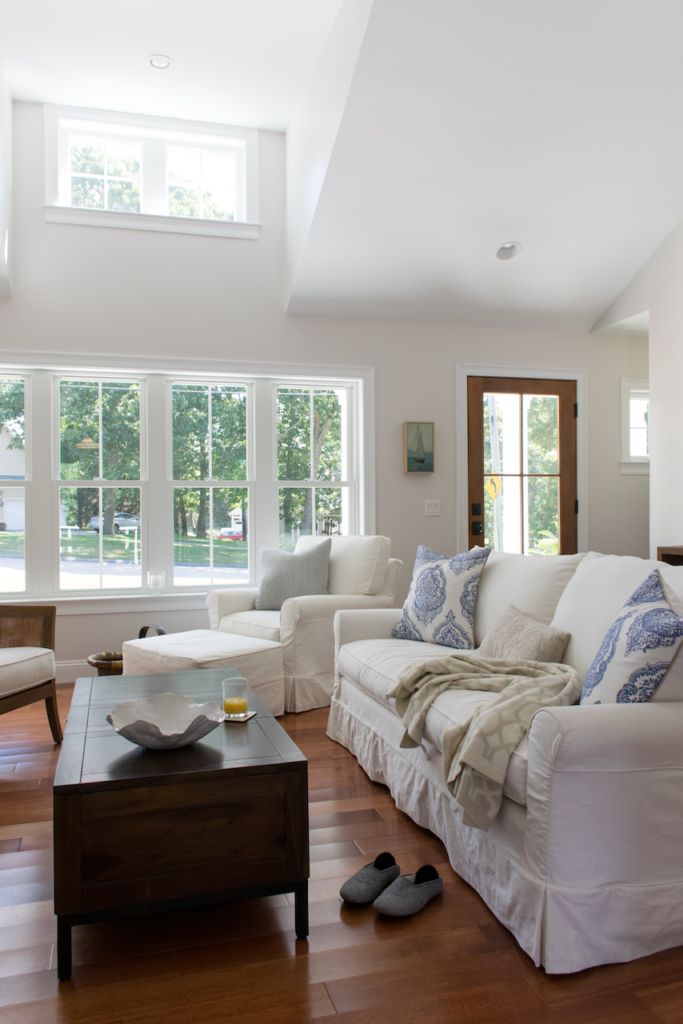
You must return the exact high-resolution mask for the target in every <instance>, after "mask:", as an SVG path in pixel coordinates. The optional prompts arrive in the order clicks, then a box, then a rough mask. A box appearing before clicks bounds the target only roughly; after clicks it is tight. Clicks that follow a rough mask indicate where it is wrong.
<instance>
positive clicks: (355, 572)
mask: <svg viewBox="0 0 683 1024" xmlns="http://www.w3.org/2000/svg"><path fill="white" fill-rule="evenodd" d="M320 539H321V538H320V537H299V539H298V541H297V542H296V548H295V551H304V550H306V548H309V547H313V546H314V545H315V544H319V543H320ZM390 554H391V541H390V540H389V538H388V537H382V536H381V535H379V534H372V535H369V536H363V535H357V536H355V535H354V536H350V537H337V536H334V537H332V546H331V548H330V574H329V578H328V581H327V590H328V593H330V594H366V595H369V594H381V593H382V585H383V583H384V580H385V577H386V574H387V566H388V564H389V555H390Z"/></svg>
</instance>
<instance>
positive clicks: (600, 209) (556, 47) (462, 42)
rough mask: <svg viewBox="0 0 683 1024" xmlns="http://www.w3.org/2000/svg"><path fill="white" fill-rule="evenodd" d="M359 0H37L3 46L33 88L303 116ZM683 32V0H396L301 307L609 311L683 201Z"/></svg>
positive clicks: (576, 316) (11, 7) (355, 112)
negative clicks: (342, 15) (319, 64)
mask: <svg viewBox="0 0 683 1024" xmlns="http://www.w3.org/2000/svg"><path fill="white" fill-rule="evenodd" d="M342 2H347V3H354V2H356V0H285V2H283V0H249V2H248V3H245V2H244V0H243V2H241V3H237V2H236V0H221V2H219V0H194V2H193V3H191V4H190V3H188V2H187V0H137V2H135V0H118V3H117V4H116V5H115V6H114V7H111V8H107V7H102V6H99V7H96V8H94V7H93V5H92V0H90V2H88V3H86V2H85V0H62V2H61V3H59V4H56V3H50V2H48V0H15V2H5V3H2V2H0V46H1V47H2V51H3V59H4V63H5V68H6V72H7V76H8V80H9V84H10V88H11V90H12V93H13V95H14V96H15V98H18V99H30V100H41V101H43V100H47V101H51V102H59V103H69V104H77V105H82V106H93V107H102V108H109V109H118V110H132V111H136V112H141V113H156V114H162V115H169V116H176V117H187V118H193V119H197V120H206V121H220V122H226V123H234V124H252V125H256V126H258V127H265V128H275V129H284V128H286V126H287V124H288V123H289V121H290V119H291V117H292V114H293V112H294V111H295V110H296V109H297V107H298V106H299V105H300V104H301V102H302V100H303V98H304V96H305V95H306V92H307V90H308V91H310V90H311V89H313V90H314V89H315V87H316V86H315V80H314V78H313V75H314V69H315V65H316V61H317V59H318V57H319V55H320V53H321V51H322V48H323V45H324V43H325V40H326V39H327V38H328V36H329V34H330V32H331V31H332V37H331V38H332V39H334V30H333V25H334V20H335V17H336V14H337V12H338V10H339V8H340V7H341V5H342ZM95 11H96V15H97V20H96V21H95V20H94V13H93V12H95ZM682 38H683V4H682V3H681V2H680V0H572V2H567V0H565V2H562V0H515V2H514V3H511V2H510V0H485V2H480V3H473V2H472V0H420V2H419V3H418V2H417V0H374V5H373V9H372V13H371V16H370V20H369V24H368V29H367V32H366V34H365V38H364V40H363V44H362V47H361V50H360V56H359V59H358V63H357V66H356V68H355V73H354V75H353V76H352V81H351V87H350V90H349V93H348V97H347V102H346V106H345V109H344V113H343V116H342V119H341V123H340V127H339V131H338V134H337V138H336V141H335V145H334V148H333V151H332V156H331V159H330V162H329V165H328V168H327V174H326V176H325V180H324V184H323V186H322V190H321V194H320V199H319V202H318V205H317V208H316V212H315V216H314V218H313V222H312V224H311V228H310V231H309V234H308V238H307V240H306V243H305V245H304V247H303V254H302V256H301V259H300V261H299V264H298V267H297V273H296V276H295V279H294V288H293V292H292V297H291V302H290V307H289V308H290V312H295V313H304V314H316V313H319V314H332V315H345V316H381V317H389V318H399V319H411V320H443V321H457V322H463V323H473V324H497V325H505V326H534V327H541V328H542V327H545V326H551V325H553V326H554V325H557V324H559V323H562V324H564V325H567V326H580V327H586V328H588V327H590V326H591V325H592V324H593V323H594V322H595V321H596V320H597V319H598V317H599V316H600V314H601V313H602V312H603V311H604V310H605V309H606V308H607V307H608V306H609V305H610V303H611V302H612V301H613V299H614V298H615V297H616V296H617V295H618V294H619V292H620V291H621V290H622V289H623V288H624V287H625V286H626V285H627V284H628V282H629V280H630V279H631V278H632V277H633V276H634V274H635V273H636V272H637V270H638V269H639V268H640V267H641V266H642V264H643V263H644V262H645V261H646V260H647V259H648V258H649V256H650V255H651V253H652V252H653V251H654V249H655V248H656V247H657V246H658V245H659V243H660V242H661V241H662V240H663V238H664V237H665V236H666V235H667V234H668V232H669V231H670V230H671V229H672V228H673V227H674V225H675V224H676V223H677V222H678V221H679V220H680V219H681V217H682V216H683V61H682V60H681V58H680V41H681V39H682ZM152 52H162V53H168V54H169V55H170V56H172V57H173V58H174V60H175V64H174V66H173V68H172V70H171V71H169V72H164V73H159V72H154V71H152V70H151V69H149V67H148V66H147V65H146V63H145V58H146V57H147V55H148V54H149V53H152ZM511 239H515V240H517V241H519V242H521V243H522V246H523V251H522V253H521V255H520V256H519V257H518V258H517V259H516V260H512V261H510V262H507V263H501V262H499V261H497V260H496V259H495V251H496V249H497V248H498V246H499V245H500V244H501V243H502V242H505V241H508V240H511Z"/></svg>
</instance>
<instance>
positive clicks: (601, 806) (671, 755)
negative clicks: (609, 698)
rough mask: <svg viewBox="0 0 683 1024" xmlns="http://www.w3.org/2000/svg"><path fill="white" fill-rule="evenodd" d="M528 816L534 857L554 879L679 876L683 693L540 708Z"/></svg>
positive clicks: (633, 881)
mask: <svg viewBox="0 0 683 1024" xmlns="http://www.w3.org/2000/svg"><path fill="white" fill-rule="evenodd" d="M527 823H528V829H527V835H526V847H527V849H526V852H527V857H528V859H529V861H530V864H531V865H532V866H533V867H534V868H535V869H536V870H537V871H539V872H540V873H541V876H542V877H547V879H548V881H549V882H551V883H554V884H555V885H558V886H568V887H570V888H582V887H583V888H593V887H597V886H600V885H609V884H622V885H641V884H647V882H648V881H653V880H654V881H658V882H663V881H666V880H668V879H671V878H680V850H681V847H682V846H683V703H664V702H662V703H657V704H595V705H583V706H573V707H560V708H542V709H541V710H540V711H538V712H537V713H536V715H535V716H534V718H533V720H532V723H531V727H530V729H529V771H528V782H527Z"/></svg>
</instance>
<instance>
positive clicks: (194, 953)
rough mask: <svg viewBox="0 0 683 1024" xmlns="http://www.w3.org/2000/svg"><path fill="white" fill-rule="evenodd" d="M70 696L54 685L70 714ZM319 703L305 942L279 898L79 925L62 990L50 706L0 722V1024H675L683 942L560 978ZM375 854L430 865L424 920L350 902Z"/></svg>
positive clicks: (304, 719) (313, 735)
mask: <svg viewBox="0 0 683 1024" xmlns="http://www.w3.org/2000/svg"><path fill="white" fill-rule="evenodd" d="M70 692H71V691H70V688H69V687H61V688H60V705H61V712H62V720H64V719H65V718H66V714H67V711H68V707H69V701H70ZM326 718H327V715H326V712H325V711H314V712H308V713H306V714H301V715H289V716H287V717H286V718H285V719H283V720H282V721H283V724H284V726H285V728H286V729H287V730H288V731H289V732H290V734H291V735H292V737H293V738H294V740H295V742H296V743H297V744H298V745H299V746H300V747H301V749H302V750H303V751H304V753H305V754H306V755H307V757H308V758H309V761H310V769H309V787H310V800H311V885H310V901H311V903H310V913H311V934H310V938H309V940H308V941H307V942H297V941H296V939H295V937H294V931H293V928H294V908H293V905H292V899H291V898H290V897H287V896H279V897H272V898H269V899H263V900H252V901H249V902H244V903H242V904H234V905H232V906H229V907H227V908H226V907H216V908H208V909H207V908H205V909H203V910H197V911H186V912H184V913H172V914H171V913H169V914H159V915H155V916H153V917H146V918H128V919H124V920H119V921H115V922H108V923H102V924H97V925H88V926H82V927H78V928H75V929H74V944H73V945H74V973H73V977H72V979H71V981H69V982H64V983H62V984H59V983H58V982H57V978H56V972H55V920H54V916H53V913H52V822H51V813H52V793H51V786H52V776H53V773H54V768H55V764H56V761H57V748H56V747H54V746H53V744H52V743H51V742H50V732H49V729H48V724H47V717H46V715H45V710H44V706H43V704H37V705H33V706H31V707H28V708H22V709H19V710H17V711H13V712H11V713H10V714H6V715H3V716H1V717H0V1021H1V1022H2V1024H57V1022H59V1024H65V1022H68V1024H80V1022H83V1024H86V1022H87V1024H115V1022H119V1021H124V1020H125V1021H129V1022H131V1024H159V1022H164V1024H188V1022H189V1024H192V1022H194V1021H197V1022H201V1024H214V1022H216V1024H217V1022H219V1021H221V1022H223V1021H239V1022H241V1024H256V1022H258V1024H295V1022H299V1021H311V1020H317V1019H322V1018H334V1020H335V1021H338V1022H339V1024H384V1022H391V1024H399V1022H401V1024H403V1022H405V1024H412V1022H416V1024H417V1022H420V1024H423V1022H425V1021H429V1022H435V1024H440V1022H449V1024H451V1022H457V1024H488V1022H492V1024H493V1022H506V1024H547V1022H552V1024H607V1022H619V1024H655V1022H658V1024H662V1022H663V1024H683V949H676V950H670V951H667V952H665V953H660V954H657V955H656V956H651V957H647V958H645V959H642V960H638V961H635V962H634V963H632V964H622V965H615V966H608V967H601V968H595V969H594V970H590V971H584V972H583V973H581V974H578V975H573V976H570V977H561V978H553V977H548V976H546V975H545V974H544V973H543V972H542V971H539V970H537V969H536V968H535V967H534V966H533V965H532V964H531V962H530V961H529V959H528V958H527V957H526V955H525V954H524V953H522V952H521V951H520V950H519V948H518V947H517V944H516V943H515V941H514V940H513V939H512V938H511V936H510V935H509V933H508V932H507V931H506V930H505V929H504V928H503V927H502V926H501V925H500V924H498V922H497V921H496V919H495V918H494V917H493V915H492V914H491V913H490V912H489V911H488V910H487V908H486V907H485V906H484V904H483V903H482V902H481V900H480V899H479V897H478V896H477V895H476V894H475V893H474V892H473V891H472V890H471V889H470V888H469V887H468V886H467V885H465V883H463V882H462V881H461V880H460V879H459V878H458V877H457V876H456V875H455V874H454V873H453V871H452V870H451V869H450V867H449V865H448V862H447V860H446V856H445V852H444V849H443V846H442V845H441V843H440V842H439V841H438V840H437V839H436V838H435V837H434V836H432V835H431V834H430V833H429V832H426V831H424V830H423V829H420V828H418V827H417V826H416V825H414V824H413V823H412V822H411V821H410V820H409V819H408V818H406V817H405V815H403V814H401V813H400V812H399V811H397V810H396V808H395V807H394V805H393V802H392V800H391V798H390V796H389V795H388V793H387V791H386V790H385V789H384V788H383V787H382V786H378V785H375V784H373V783H372V782H370V781H369V780H368V779H367V778H366V776H365V775H364V773H363V772H362V770H361V769H360V768H359V767H358V765H357V764H356V762H355V760H354V759H353V758H352V757H351V756H350V754H348V753H347V752H346V751H345V750H343V749H342V748H341V747H339V746H337V745H336V744H334V743H331V742H330V741H329V740H328V739H327V738H326V736H325V723H326ZM383 849H389V850H391V851H393V852H394V854H395V855H396V857H397V859H398V860H399V862H400V864H401V869H402V871H404V872H408V871H412V870H415V869H416V868H417V867H419V865H420V864H423V863H425V862H430V863H432V864H434V865H436V867H437V868H438V870H439V872H440V873H441V875H442V877H443V879H444V893H443V896H442V897H439V898H438V899H437V900H434V901H433V902H432V903H431V904H429V906H428V907H427V908H426V909H425V910H424V911H423V912H422V913H421V914H419V915H418V916H416V917H414V918H409V919H406V920H385V919H382V918H380V917H378V916H377V915H376V914H375V913H374V911H373V910H372V908H370V907H367V908H366V907H362V908H353V907H346V906H344V905H342V904H341V902H340V900H339V896H338V891H339V886H340V885H341V883H342V881H343V880H344V879H345V878H347V877H348V876H349V875H350V874H352V873H353V872H354V871H356V870H357V869H358V868H359V867H361V866H362V865H363V864H365V863H367V861H368V860H370V859H372V857H374V856H375V855H376V854H377V853H378V852H380V851H381V850H383Z"/></svg>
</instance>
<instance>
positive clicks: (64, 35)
mask: <svg viewBox="0 0 683 1024" xmlns="http://www.w3.org/2000/svg"><path fill="white" fill-rule="evenodd" d="M341 3H342V0H116V2H115V3H111V4H101V3H99V4H98V3H93V2H92V0H59V2H53V0H0V52H1V53H2V59H3V62H4V65H5V71H6V75H7V79H8V83H9V86H10V90H11V92H12V95H13V97H14V98H15V99H20V100H35V101H38V102H49V103H63V104H71V105H74V106H82V107H96V108H101V109H103V110H124V111H129V112H133V113H139V114H156V115H159V116H164V117H180V118H188V119H192V120H199V121H214V122H217V123H221V124H237V125H251V126H254V127H257V128H273V129H279V130H284V129H285V128H286V127H287V123H288V121H289V118H290V115H291V112H292V109H293V108H294V107H295V106H296V105H297V104H298V103H299V102H300V101H301V98H302V95H303V94H304V92H305V90H306V89H307V87H308V85H309V83H310V79H311V76H312V73H313V69H314V66H315V62H316V61H317V59H318V55H319V53H320V50H321V48H322V46H323V43H324V41H325V39H326V37H327V35H328V33H329V31H330V28H331V27H332V24H333V23H334V20H335V18H336V16H337V13H338V11H339V7H340V6H341ZM152 53H165V54H167V55H168V56H170V57H172V58H173V60H174V64H173V66H172V68H171V69H170V70H168V71H163V72H160V71H154V70H153V69H152V68H151V67H150V66H149V64H148V63H147V57H148V56H149V54H152Z"/></svg>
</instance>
